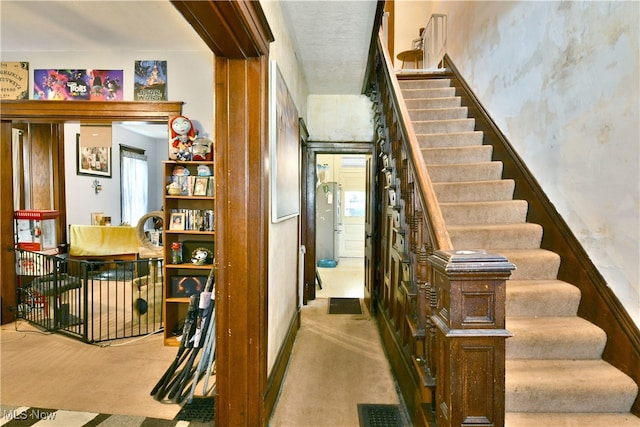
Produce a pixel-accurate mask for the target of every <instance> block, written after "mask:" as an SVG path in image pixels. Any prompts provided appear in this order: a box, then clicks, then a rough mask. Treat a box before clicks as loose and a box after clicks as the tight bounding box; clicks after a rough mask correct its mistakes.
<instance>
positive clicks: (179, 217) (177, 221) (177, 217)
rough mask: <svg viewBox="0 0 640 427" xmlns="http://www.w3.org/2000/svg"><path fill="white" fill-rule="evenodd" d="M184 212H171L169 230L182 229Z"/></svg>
mask: <svg viewBox="0 0 640 427" xmlns="http://www.w3.org/2000/svg"><path fill="white" fill-rule="evenodd" d="M184 221H185V215H184V213H172V214H171V221H170V222H169V230H184Z"/></svg>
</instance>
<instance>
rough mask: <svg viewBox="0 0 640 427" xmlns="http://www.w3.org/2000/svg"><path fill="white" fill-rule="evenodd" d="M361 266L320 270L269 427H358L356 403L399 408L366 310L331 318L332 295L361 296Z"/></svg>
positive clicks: (345, 262) (349, 262)
mask: <svg viewBox="0 0 640 427" xmlns="http://www.w3.org/2000/svg"><path fill="white" fill-rule="evenodd" d="M362 262H363V261H362V258H341V259H340V262H339V263H338V265H337V267H336V268H319V269H318V270H319V275H320V278H321V280H322V289H319V288H318V289H317V293H316V297H317V298H316V300H314V301H310V302H309V304H308V305H307V306H304V307H303V308H302V322H301V323H302V324H301V327H300V330H299V331H298V336H297V338H296V342H295V344H294V346H293V353H292V355H291V360H290V361H289V367H288V370H287V373H286V376H285V379H284V385H283V387H282V390H281V392H280V396H279V399H278V402H277V403H276V407H275V410H274V414H273V417H272V419H271V423H270V426H271V427H305V426H306V427H357V426H359V425H360V424H359V418H358V404H361V403H366V404H396V405H397V404H399V402H400V401H399V397H398V392H397V390H396V384H395V381H394V378H393V375H392V374H391V371H390V368H389V363H388V361H387V358H386V355H385V353H384V351H383V349H382V344H381V341H380V336H379V334H378V330H377V326H376V322H375V319H373V318H372V317H371V316H370V314H369V312H368V311H366V310H364V309H363V310H364V311H363V314H361V315H355V314H341V315H334V314H328V302H329V298H330V297H349V298H362V293H363V278H362V276H363V273H364V269H363V266H362V265H363V264H362ZM403 416H404V414H403Z"/></svg>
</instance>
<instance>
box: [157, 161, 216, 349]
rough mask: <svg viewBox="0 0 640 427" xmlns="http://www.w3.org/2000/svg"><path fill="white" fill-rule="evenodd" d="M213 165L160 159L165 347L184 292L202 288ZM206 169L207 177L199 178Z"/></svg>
mask: <svg viewBox="0 0 640 427" xmlns="http://www.w3.org/2000/svg"><path fill="white" fill-rule="evenodd" d="M213 169H214V168H213V162H212V161H192V162H180V161H165V162H163V170H164V184H165V192H164V193H165V195H164V212H163V215H164V218H163V233H164V236H163V250H164V261H165V262H164V293H165V295H164V297H165V298H164V301H165V303H164V304H165V305H164V312H165V316H164V342H165V345H175V346H177V345H179V340H178V339H177V338H178V336H179V335H180V334H181V333H182V325H183V322H184V318H185V316H186V313H187V308H188V306H189V296H190V295H191V294H193V293H195V292H200V291H202V290H203V289H204V286H205V283H206V280H207V276H208V275H209V272H210V271H211V269H212V268H213V265H214V254H215V251H214V249H215V248H214V241H215V218H214V207H215V180H214V177H213ZM207 171H210V173H211V175H210V176H202V173H207ZM199 174H200V175H199ZM172 183H173V184H172ZM171 184H172V185H171ZM170 185H171V186H170ZM175 251H178V253H179V254H180V257H179V258H181V259H176V256H175V253H174V252H175Z"/></svg>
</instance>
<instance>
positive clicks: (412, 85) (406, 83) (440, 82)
mask: <svg viewBox="0 0 640 427" xmlns="http://www.w3.org/2000/svg"><path fill="white" fill-rule="evenodd" d="M398 83H400V89H402V90H405V89H435V88H443V87H451V80H450V79H429V80H399V81H398Z"/></svg>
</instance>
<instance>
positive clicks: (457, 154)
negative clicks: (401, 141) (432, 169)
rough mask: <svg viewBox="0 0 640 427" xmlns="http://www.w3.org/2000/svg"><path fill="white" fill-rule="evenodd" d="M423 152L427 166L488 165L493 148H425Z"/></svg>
mask: <svg viewBox="0 0 640 427" xmlns="http://www.w3.org/2000/svg"><path fill="white" fill-rule="evenodd" d="M421 151H422V157H423V158H424V161H425V163H426V164H427V166H429V165H442V164H457V163H488V162H491V155H492V153H493V147H492V146H490V145H473V146H469V147H451V148H449V147H446V148H442V147H437V148H423V149H422V150H421Z"/></svg>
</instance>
